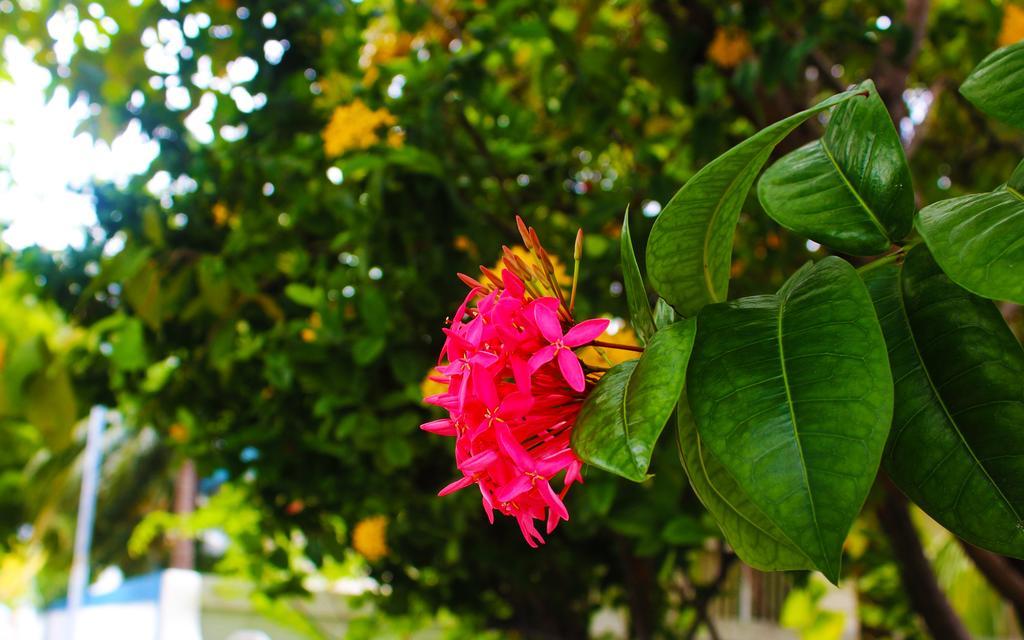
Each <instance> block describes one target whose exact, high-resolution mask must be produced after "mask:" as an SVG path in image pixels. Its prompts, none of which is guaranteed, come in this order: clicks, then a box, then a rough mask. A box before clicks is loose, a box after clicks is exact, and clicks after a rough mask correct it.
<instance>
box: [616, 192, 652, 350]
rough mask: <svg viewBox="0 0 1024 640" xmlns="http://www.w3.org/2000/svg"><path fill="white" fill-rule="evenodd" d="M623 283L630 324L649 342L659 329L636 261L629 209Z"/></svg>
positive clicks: (624, 220)
mask: <svg viewBox="0 0 1024 640" xmlns="http://www.w3.org/2000/svg"><path fill="white" fill-rule="evenodd" d="M621 240H622V283H623V286H624V287H625V289H626V301H627V302H628V304H629V317H630V324H632V325H633V330H634V331H636V337H637V338H639V339H640V342H641V343H642V344H647V341H648V340H650V339H651V336H653V335H654V332H655V331H657V329H656V328H655V326H654V316H653V315H652V314H651V303H650V301H649V300H648V299H647V287H645V286H644V277H643V276H642V275H640V266H639V265H637V263H636V254H635V253H634V252H633V239H632V237H631V236H630V234H629V209H626V215H625V216H623V218H622V239H621Z"/></svg>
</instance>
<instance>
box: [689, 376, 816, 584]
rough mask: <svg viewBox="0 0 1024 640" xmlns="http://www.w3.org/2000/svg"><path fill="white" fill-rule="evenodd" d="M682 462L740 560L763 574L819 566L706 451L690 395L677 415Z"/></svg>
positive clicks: (712, 455) (694, 486) (705, 505)
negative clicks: (694, 417) (695, 420)
mask: <svg viewBox="0 0 1024 640" xmlns="http://www.w3.org/2000/svg"><path fill="white" fill-rule="evenodd" d="M676 415H677V416H678V429H677V432H676V433H677V443H678V445H679V458H680V460H681V461H682V463H683V468H684V469H685V470H686V475H687V477H688V478H689V479H690V486H691V487H692V488H693V492H694V493H696V494H697V497H698V498H699V499H700V501H701V502H702V503H703V504H704V508H706V509H707V510H708V512H709V513H710V514H711V517H713V518H714V519H715V522H717V523H718V526H719V527H720V528H721V529H722V534H723V535H724V536H725V539H726V540H728V541H729V544H730V545H731V546H732V548H733V550H735V551H736V555H738V556H739V557H740V559H741V560H743V562H745V563H746V564H748V565H750V566H751V567H753V568H755V569H758V570H760V571H789V570H794V569H813V568H814V563H813V562H811V560H810V559H809V558H808V557H807V556H806V555H804V554H803V552H801V551H800V549H798V548H797V547H796V546H795V545H793V543H792V542H790V541H789V540H788V539H787V538H786V534H785V533H783V532H782V530H781V529H779V528H778V527H776V526H775V525H774V524H773V523H772V521H771V520H769V519H768V518H767V517H766V516H765V515H764V514H763V513H761V511H760V510H759V509H758V508H757V506H756V505H754V503H753V502H752V501H751V499H750V496H749V495H747V493H746V492H745V491H744V490H743V489H742V488H741V487H740V486H739V485H737V484H736V481H735V480H734V479H733V478H732V476H730V475H729V472H728V471H726V470H725V467H723V466H722V464H721V463H720V462H719V461H718V459H717V458H716V457H715V456H714V454H713V453H711V452H710V451H708V448H707V447H705V446H704V445H703V443H702V442H701V439H700V435H698V433H697V425H696V424H694V422H693V414H692V413H691V411H690V406H689V401H688V399H687V398H686V391H685V390H684V391H683V395H682V397H681V398H680V399H679V406H678V408H677V409H676Z"/></svg>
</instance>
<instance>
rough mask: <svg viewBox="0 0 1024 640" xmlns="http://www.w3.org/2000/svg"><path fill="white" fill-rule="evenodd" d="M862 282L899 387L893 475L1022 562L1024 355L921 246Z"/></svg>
mask: <svg viewBox="0 0 1024 640" xmlns="http://www.w3.org/2000/svg"><path fill="white" fill-rule="evenodd" d="M864 280H865V282H866V284H867V286H868V288H869V290H870V291H871V295H872V297H873V298H874V301H875V305H876V307H877V310H878V316H879V319H880V321H881V324H882V327H883V329H884V331H885V336H886V342H887V343H888V347H889V358H890V361H891V363H892V373H893V378H894V380H895V383H896V406H895V412H894V416H893V424H892V433H891V435H890V437H889V443H888V445H887V447H886V453H885V458H884V464H885V468H886V471H887V472H888V474H889V476H890V477H891V478H892V479H893V481H894V482H895V483H896V484H897V485H898V486H899V487H900V489H902V490H903V492H904V493H906V494H907V495H908V496H909V497H910V498H911V499H912V500H913V501H914V502H916V503H917V504H918V505H919V506H920V507H921V508H922V509H924V510H925V511H926V512H927V513H928V514H929V515H930V516H931V517H933V518H935V520H937V521H938V522H939V523H941V524H942V525H943V526H944V527H946V528H947V529H949V530H950V531H952V532H953V533H955V534H956V535H958V536H960V537H962V538H963V539H965V540H967V541H968V542H970V543H972V544H975V545H978V546H980V547H984V548H986V549H989V550H991V551H995V552H997V553H1002V554H1006V555H1012V556H1016V557H1024V528H1022V527H1024V523H1022V520H1021V514H1024V350H1022V349H1021V346H1020V344H1019V343H1018V342H1017V340H1016V338H1014V336H1013V334H1011V333H1010V330H1009V328H1008V327H1007V326H1006V323H1005V322H1004V321H1003V318H1002V316H1001V315H1000V313H999V310H998V309H996V307H995V305H993V304H992V303H991V302H990V301H988V300H984V299H982V298H979V297H977V296H975V295H972V294H971V293H970V292H968V291H965V290H964V289H962V288H960V287H958V286H957V285H956V284H955V283H953V282H952V281H951V280H950V279H949V278H948V277H946V276H945V275H944V274H943V273H942V271H941V270H940V269H939V267H938V265H937V264H936V263H935V261H934V260H933V259H932V257H931V256H930V255H929V253H928V249H927V248H926V247H925V246H923V245H921V246H918V247H915V248H914V249H912V250H911V251H910V253H909V255H908V257H907V259H906V262H905V263H904V265H903V267H902V269H901V268H900V267H899V266H897V265H887V266H884V267H879V268H876V269H871V270H870V271H867V272H866V273H865V274H864Z"/></svg>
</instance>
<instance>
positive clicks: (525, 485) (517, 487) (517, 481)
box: [494, 475, 533, 502]
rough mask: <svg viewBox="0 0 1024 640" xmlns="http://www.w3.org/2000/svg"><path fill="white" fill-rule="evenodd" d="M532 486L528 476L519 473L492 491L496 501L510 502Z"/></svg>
mask: <svg viewBox="0 0 1024 640" xmlns="http://www.w3.org/2000/svg"><path fill="white" fill-rule="evenodd" d="M532 488H533V483H532V482H530V478H529V477H528V476H525V475H520V476H516V477H515V478H513V479H512V481H511V482H508V483H506V484H504V485H502V486H501V487H499V488H498V490H497V491H495V492H494V497H495V498H497V499H498V502H511V501H512V500H515V499H516V498H518V497H519V496H521V495H522V494H524V493H526V492H527V491H529V490H530V489H532Z"/></svg>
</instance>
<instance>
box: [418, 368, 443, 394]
mask: <svg viewBox="0 0 1024 640" xmlns="http://www.w3.org/2000/svg"><path fill="white" fill-rule="evenodd" d="M439 375H441V373H440V372H439V371H438V370H437V369H431V370H430V371H428V372H427V376H426V377H425V378H423V382H421V383H420V397H421V398H426V397H427V396H433V395H437V394H439V393H444V392H445V391H447V390H448V385H446V384H442V383H440V382H438V381H437V380H431V376H439Z"/></svg>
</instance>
